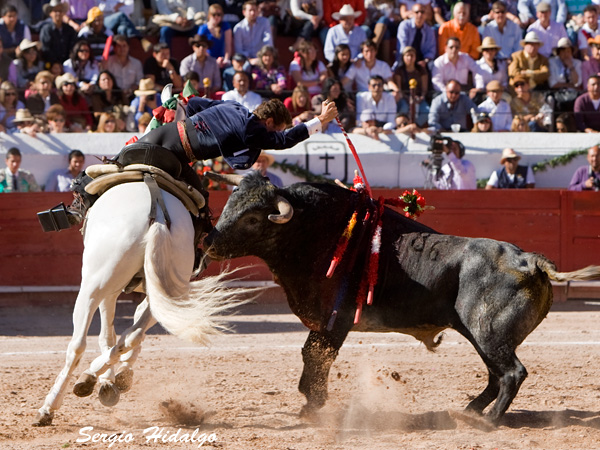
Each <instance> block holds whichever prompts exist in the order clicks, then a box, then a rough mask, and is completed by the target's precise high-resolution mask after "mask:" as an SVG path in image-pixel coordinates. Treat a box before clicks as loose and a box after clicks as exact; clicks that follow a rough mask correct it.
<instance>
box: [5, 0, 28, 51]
mask: <svg viewBox="0 0 600 450" xmlns="http://www.w3.org/2000/svg"><path fill="white" fill-rule="evenodd" d="M1 14H2V23H0V39H1V40H2V45H3V46H4V51H5V52H6V53H7V54H8V55H9V56H10V57H11V58H14V57H15V55H16V51H17V48H18V47H19V43H21V42H23V40H24V39H27V40H28V41H31V31H30V30H29V27H28V26H27V25H25V23H24V22H23V21H22V20H20V19H19V13H18V11H17V8H16V7H15V6H14V5H11V4H5V5H4V6H3V7H2V12H1Z"/></svg>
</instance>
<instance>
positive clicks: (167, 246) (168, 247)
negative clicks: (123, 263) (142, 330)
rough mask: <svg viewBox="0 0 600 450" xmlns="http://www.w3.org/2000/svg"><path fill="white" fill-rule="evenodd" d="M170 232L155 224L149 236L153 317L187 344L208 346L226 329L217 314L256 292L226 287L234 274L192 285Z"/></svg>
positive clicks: (147, 265)
mask: <svg viewBox="0 0 600 450" xmlns="http://www.w3.org/2000/svg"><path fill="white" fill-rule="evenodd" d="M176 257H177V255H175V254H174V252H173V249H172V237H171V232H170V231H169V229H168V228H167V227H166V225H164V224H161V223H158V222H155V223H154V224H152V225H151V226H150V229H149V230H148V235H147V237H146V251H145V256H144V271H145V278H146V293H147V295H148V301H149V303H150V310H151V312H152V315H153V316H154V318H155V319H156V320H157V321H158V322H159V323H160V324H161V325H162V326H163V327H165V329H166V330H167V331H169V332H170V333H172V334H174V335H176V336H178V337H180V338H182V339H185V340H187V341H192V342H198V343H202V344H206V343H207V342H208V338H209V336H210V335H214V334H218V333H220V332H221V331H222V330H225V329H227V327H226V326H225V324H224V321H223V319H222V318H219V317H218V315H219V314H221V313H223V312H224V311H227V310H230V309H232V308H234V307H236V306H239V305H241V304H243V303H246V302H248V301H250V300H251V299H252V298H251V297H253V295H256V289H244V288H236V289H230V288H227V286H226V283H225V277H226V276H228V275H230V274H231V272H223V273H221V274H220V275H216V276H211V277H204V278H202V279H201V280H198V281H195V282H190V281H189V279H188V278H185V276H186V275H189V274H187V273H178V272H177V270H176V268H175V267H176V264H172V261H173V259H174V258H176Z"/></svg>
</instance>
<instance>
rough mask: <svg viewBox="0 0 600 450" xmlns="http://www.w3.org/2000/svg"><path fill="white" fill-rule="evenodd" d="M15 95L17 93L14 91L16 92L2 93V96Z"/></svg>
mask: <svg viewBox="0 0 600 450" xmlns="http://www.w3.org/2000/svg"><path fill="white" fill-rule="evenodd" d="M16 95H17V93H16V92H5V93H4V96H5V97H9V96H10V97H13V96H16Z"/></svg>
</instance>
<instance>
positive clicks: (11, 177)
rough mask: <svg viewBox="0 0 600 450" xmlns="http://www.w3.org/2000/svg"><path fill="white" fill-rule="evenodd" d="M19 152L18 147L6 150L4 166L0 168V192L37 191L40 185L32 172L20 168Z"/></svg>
mask: <svg viewBox="0 0 600 450" xmlns="http://www.w3.org/2000/svg"><path fill="white" fill-rule="evenodd" d="M21 159H22V157H21V152H20V151H19V149H18V148H16V147H12V148H9V149H8V151H7V152H6V160H5V161H6V167H5V168H4V169H0V192H4V193H10V192H39V191H41V189H40V187H39V186H38V184H37V181H35V177H34V176H33V174H32V173H31V172H29V171H27V170H23V169H21V168H20V167H21Z"/></svg>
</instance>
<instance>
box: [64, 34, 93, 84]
mask: <svg viewBox="0 0 600 450" xmlns="http://www.w3.org/2000/svg"><path fill="white" fill-rule="evenodd" d="M91 53H92V50H91V48H90V44H89V43H88V42H87V41H85V40H80V41H77V42H76V43H75V45H74V46H73V50H71V57H70V58H69V59H67V60H66V61H65V62H64V63H63V70H64V73H70V74H71V75H73V76H74V77H75V78H77V80H78V82H77V86H78V87H79V89H80V90H81V92H83V93H84V94H88V95H89V94H91V93H92V91H93V90H94V84H96V82H97V81H98V74H99V73H100V69H99V67H98V63H97V62H96V60H95V59H93V58H92V57H91V56H92V55H91Z"/></svg>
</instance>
